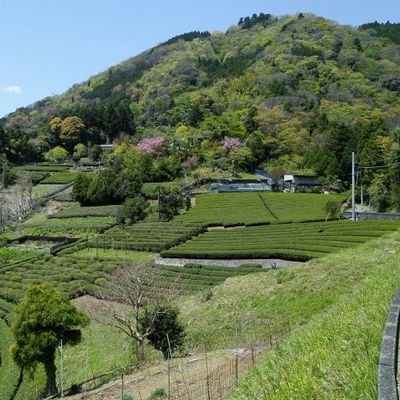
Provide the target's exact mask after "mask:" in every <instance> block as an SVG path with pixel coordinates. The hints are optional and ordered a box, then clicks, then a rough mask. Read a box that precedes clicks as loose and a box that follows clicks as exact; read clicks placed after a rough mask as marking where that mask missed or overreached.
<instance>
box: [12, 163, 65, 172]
mask: <svg viewBox="0 0 400 400" xmlns="http://www.w3.org/2000/svg"><path fill="white" fill-rule="evenodd" d="M70 168H71V165H69V164H57V165H53V164H27V165H20V166H17V167H13V168H12V169H13V171H15V172H20V171H29V172H61V171H67V170H69V169H70Z"/></svg>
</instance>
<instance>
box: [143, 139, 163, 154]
mask: <svg viewBox="0 0 400 400" xmlns="http://www.w3.org/2000/svg"><path fill="white" fill-rule="evenodd" d="M164 141H165V139H164V138H163V137H162V136H156V137H151V138H146V139H143V140H141V141H140V142H139V143H138V145H137V148H138V149H139V151H140V152H141V153H150V154H152V153H158V152H159V151H160V150H161V148H162V146H163V144H164Z"/></svg>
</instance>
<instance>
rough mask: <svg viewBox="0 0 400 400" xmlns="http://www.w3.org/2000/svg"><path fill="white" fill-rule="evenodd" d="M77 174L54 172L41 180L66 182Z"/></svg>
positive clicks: (51, 182) (53, 182)
mask: <svg viewBox="0 0 400 400" xmlns="http://www.w3.org/2000/svg"><path fill="white" fill-rule="evenodd" d="M77 176H78V173H77V172H68V171H61V172H56V173H54V174H52V175H50V176H48V177H47V178H45V179H44V180H43V181H42V184H67V183H70V182H73V181H74V180H75V179H76V177H77Z"/></svg>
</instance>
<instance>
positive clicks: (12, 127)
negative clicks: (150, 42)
mask: <svg viewBox="0 0 400 400" xmlns="http://www.w3.org/2000/svg"><path fill="white" fill-rule="evenodd" d="M252 19H253V22H252ZM185 35H187V36H185ZM399 50H400V47H399V46H398V45H396V44H395V43H393V42H392V41H390V40H389V39H387V38H381V37H377V34H372V33H371V31H362V30H356V29H354V28H352V27H349V26H343V25H340V24H338V23H336V22H333V21H330V20H327V19H325V18H322V17H316V16H313V15H311V14H301V13H300V14H298V15H295V16H287V17H282V18H276V17H273V16H270V15H268V14H262V16H261V18H260V16H257V15H255V16H253V17H248V19H246V18H243V19H241V20H240V21H239V24H238V25H234V26H231V27H230V28H229V29H228V30H227V31H226V32H225V33H222V32H215V33H212V34H209V33H208V32H189V33H187V34H183V35H178V36H177V37H176V38H171V39H170V40H168V41H167V42H165V43H163V44H160V45H157V46H155V47H153V48H152V49H149V50H146V51H144V52H142V53H140V54H138V55H136V56H134V57H131V58H129V59H128V60H126V61H124V62H122V63H120V64H117V65H115V66H112V67H110V68H109V69H108V70H106V71H104V72H102V73H100V74H96V75H94V76H92V77H90V78H89V79H88V80H86V81H84V82H82V83H80V84H75V85H73V86H72V87H71V88H70V89H69V90H67V91H66V92H65V93H64V94H62V95H59V96H56V97H48V98H45V99H42V100H39V101H38V102H36V103H34V104H33V105H32V106H31V107H27V108H22V109H19V110H17V111H16V112H14V113H12V114H10V115H9V116H8V118H5V119H3V120H2V122H1V124H0V130H1V129H2V127H3V131H4V134H3V135H2V137H3V143H0V145H1V144H4V145H3V146H2V147H3V148H4V149H5V150H6V151H5V153H6V155H7V157H8V158H9V159H10V160H11V161H14V162H17V161H28V160H29V159H30V160H39V159H40V158H41V157H42V154H43V153H44V152H45V151H47V150H49V148H50V147H53V146H55V145H60V144H61V145H62V144H63V142H62V140H61V139H60V137H57V136H56V135H54V133H53V132H51V130H50V128H49V122H50V121H51V120H52V119H53V118H54V117H60V118H65V117H68V116H71V115H76V116H78V117H79V118H81V120H82V121H83V123H84V125H85V130H84V132H83V133H82V134H81V136H80V137H79V141H81V142H83V143H85V144H89V143H90V144H93V143H104V142H111V141H113V140H116V139H118V138H120V137H123V136H127V135H128V136H129V137H130V138H131V139H130V140H133V142H134V143H137V142H138V141H139V140H140V139H142V138H143V137H148V136H155V135H159V134H160V135H164V136H168V137H175V136H176V130H177V128H179V127H182V126H183V127H185V128H186V129H187V132H186V135H188V136H190V137H200V138H201V140H202V142H203V144H202V146H203V147H204V149H203V154H200V155H199V157H200V159H201V160H202V162H204V164H205V165H208V166H211V167H219V165H218V164H219V163H218V161H217V160H215V159H216V158H219V157H221V156H222V155H221V154H220V150H219V149H217V148H216V147H217V144H218V143H220V141H221V140H223V139H224V138H225V137H237V138H239V139H240V140H242V141H244V142H245V143H246V146H247V147H248V148H250V150H251V152H252V156H251V157H252V161H251V164H252V165H255V166H259V165H261V166H262V165H264V166H265V165H267V166H274V165H283V166H284V167H285V168H291V169H296V168H297V169H301V168H310V169H312V170H314V171H315V172H316V173H319V174H322V175H325V176H328V177H332V178H333V177H336V178H340V179H341V180H346V179H347V180H348V174H349V166H350V165H349V164H350V162H349V160H350V157H349V155H350V153H351V151H357V152H358V154H360V162H361V161H362V162H364V163H371V162H380V161H382V160H383V157H384V154H383V153H384V151H383V150H384V147H382V146H383V145H382V143H381V142H382V140H383V139H384V140H383V141H384V142H385V140H386V142H389V143H386V144H385V145H386V146H389V147H393V146H394V144H395V143H397V139H396V137H397V136H396V135H397V131H398V129H399V123H400V120H399V118H398V111H399V109H400V103H399V100H398V93H399V91H400V79H399V78H398V76H400V51H399ZM7 138H9V139H7ZM377 139H378V140H377ZM305 150H306V151H305ZM27 155H29V156H30V157H27ZM213 159H214V161H213ZM182 161H183V160H182ZM244 168H245V169H246V168H247V169H248V168H250V163H249V162H244Z"/></svg>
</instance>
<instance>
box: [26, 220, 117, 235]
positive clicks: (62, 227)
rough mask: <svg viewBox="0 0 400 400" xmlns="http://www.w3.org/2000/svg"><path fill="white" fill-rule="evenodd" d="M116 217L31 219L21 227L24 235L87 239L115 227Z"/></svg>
mask: <svg viewBox="0 0 400 400" xmlns="http://www.w3.org/2000/svg"><path fill="white" fill-rule="evenodd" d="M115 223H116V219H115V217H91V218H85V217H76V218H49V219H46V218H43V217H39V218H31V219H30V220H28V221H27V222H25V223H23V224H22V225H21V228H22V231H21V232H23V234H25V235H38V236H66V237H87V236H93V235H95V234H96V233H99V232H102V231H104V230H105V229H108V228H111V227H112V226H113V225H115Z"/></svg>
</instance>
